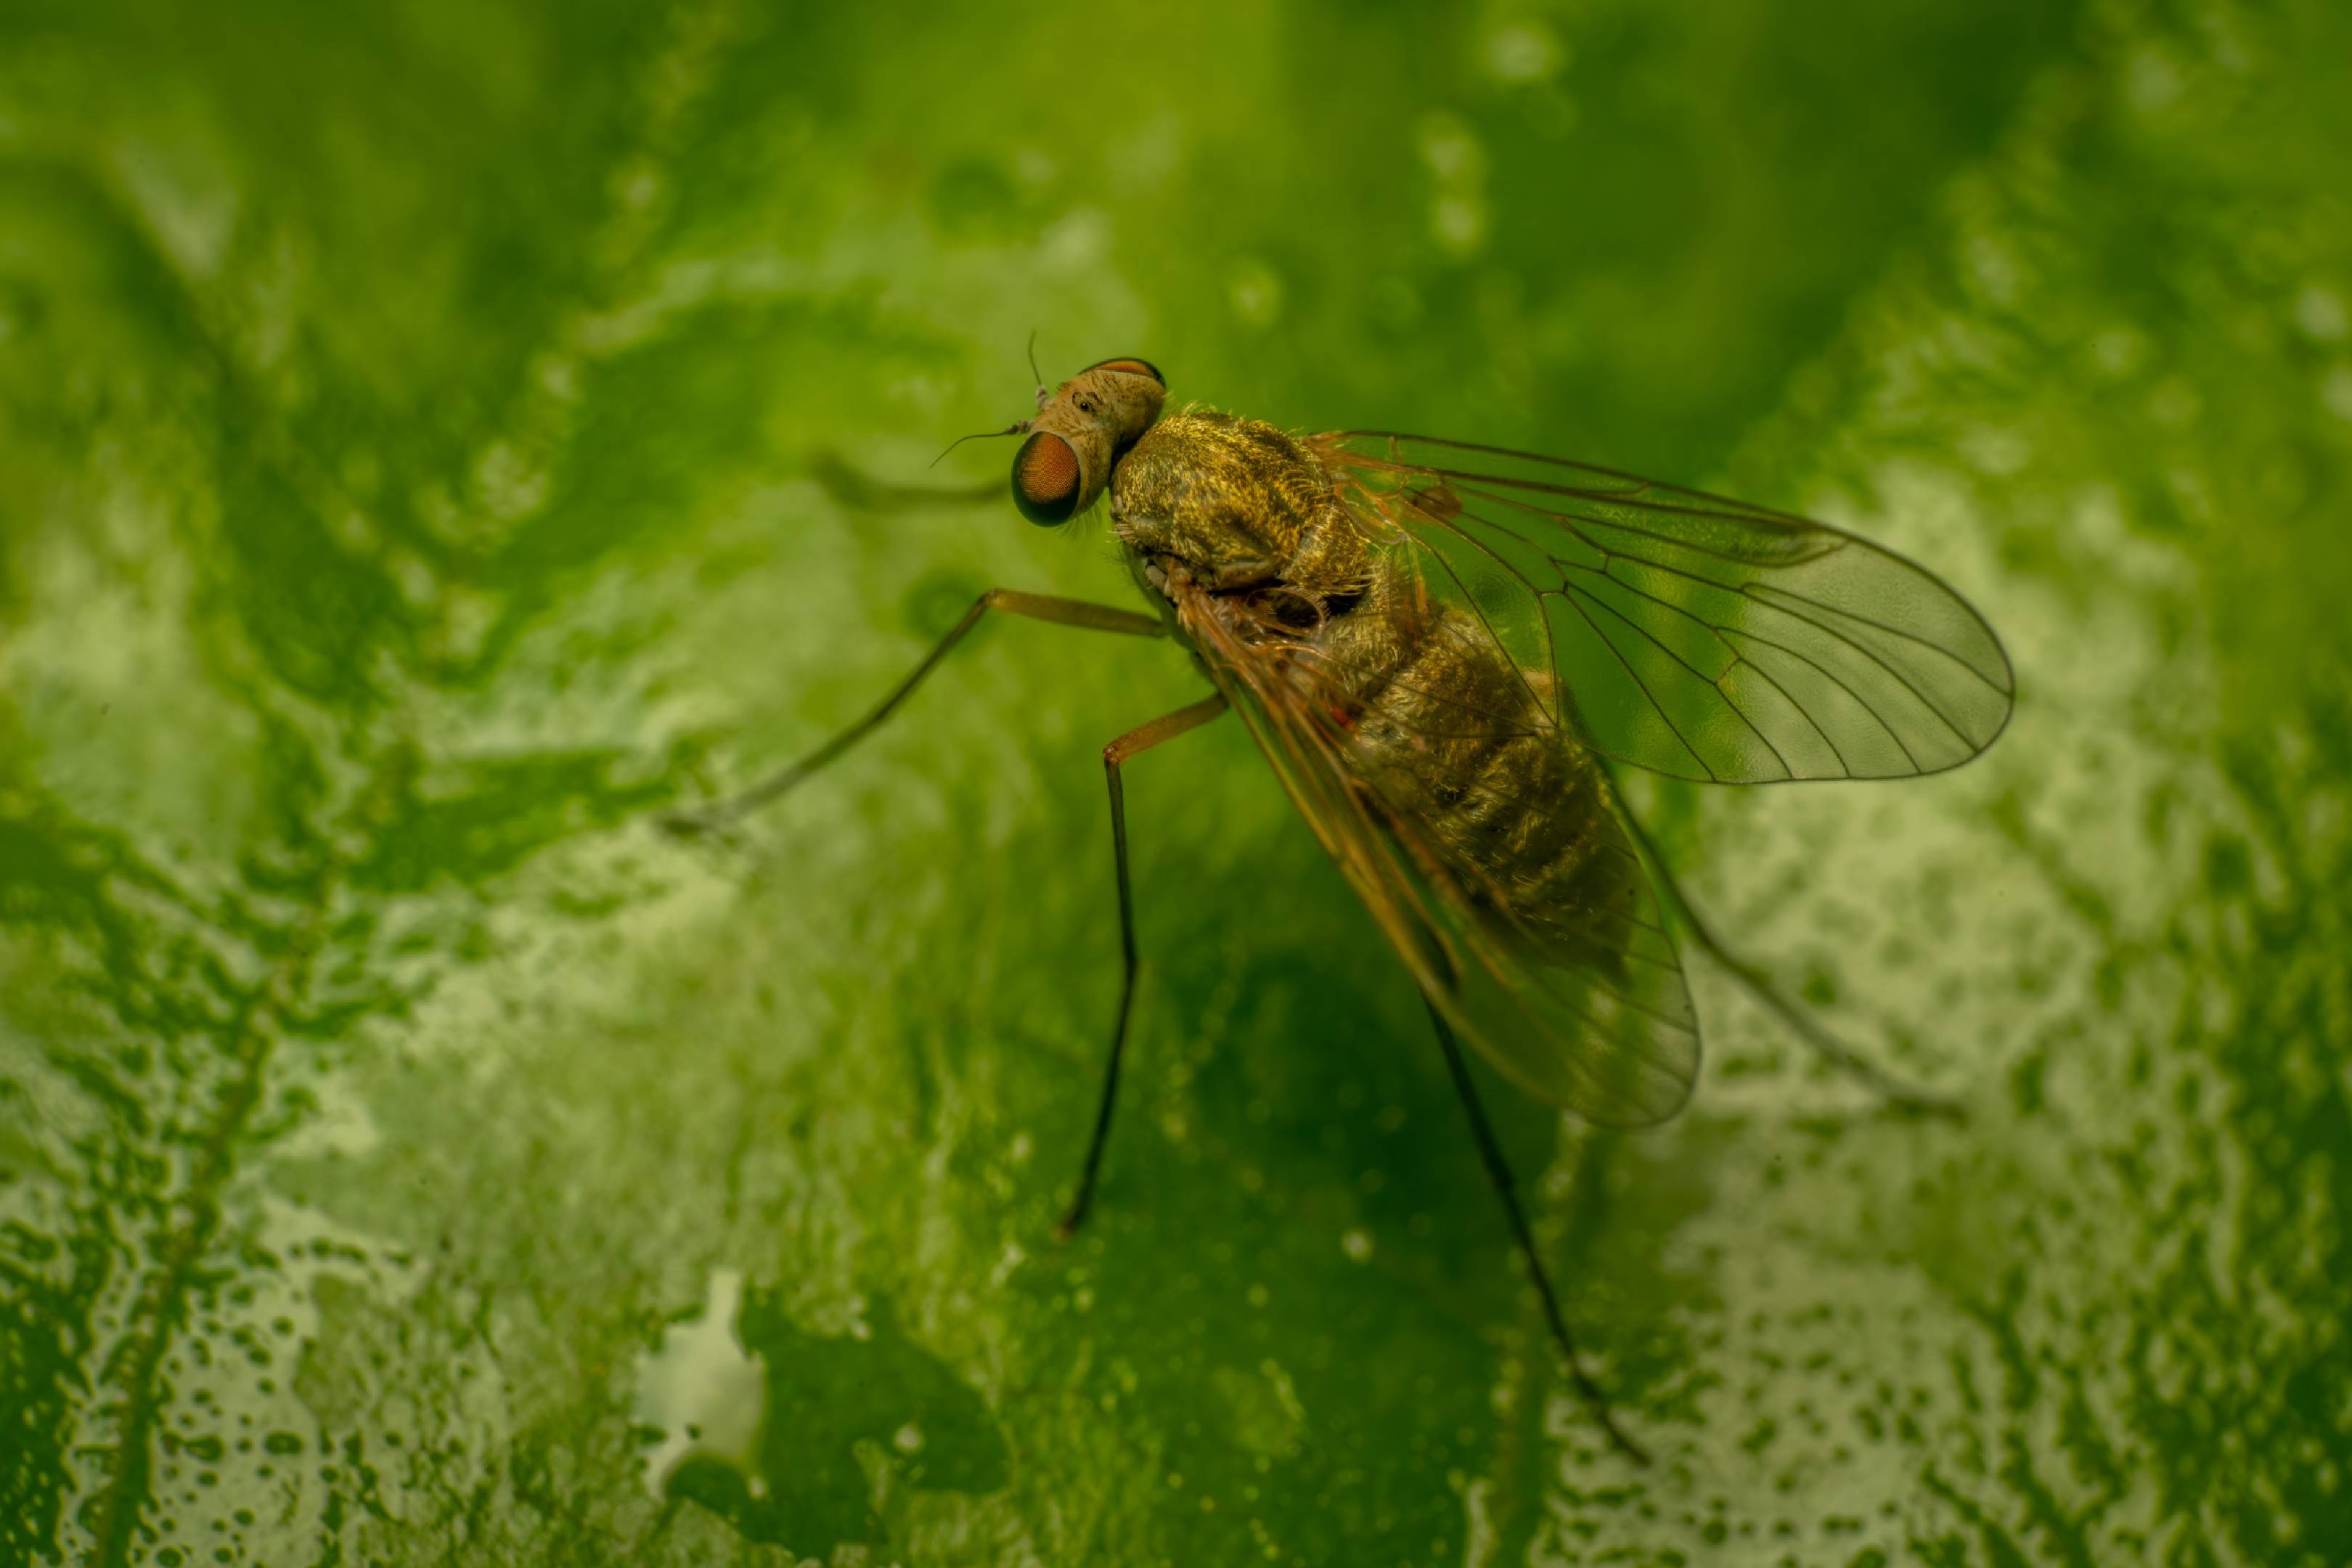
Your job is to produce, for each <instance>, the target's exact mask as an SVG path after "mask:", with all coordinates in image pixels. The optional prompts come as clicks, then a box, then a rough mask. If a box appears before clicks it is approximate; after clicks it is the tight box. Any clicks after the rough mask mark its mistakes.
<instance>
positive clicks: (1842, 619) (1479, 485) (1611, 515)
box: [1307, 431, 2016, 784]
mask: <svg viewBox="0 0 2352 1568" xmlns="http://www.w3.org/2000/svg"><path fill="white" fill-rule="evenodd" d="M1307 445H1308V447H1310V448H1312V449H1313V450H1314V451H1315V453H1316V454H1317V456H1318V458H1321V459H1322V461H1323V463H1324V464H1325V467H1326V468H1327V470H1328V472H1329V473H1330V475H1331V477H1332V479H1333V481H1334V483H1335V485H1336V486H1337V489H1338V491H1339V496H1340V498H1341V500H1344V501H1345V502H1346V503H1347V504H1348V505H1349V507H1350V508H1351V509H1352V510H1354V511H1355V513H1356V515H1357V517H1358V518H1359V520H1360V521H1362V522H1364V524H1365V525H1366V527H1367V529H1368V530H1369V531H1371V532H1372V533H1373V535H1374V536H1375V537H1376V538H1381V539H1384V540H1395V539H1398V538H1403V539H1409V540H1410V541H1412V543H1413V544H1415V545H1417V546H1418V547H1419V551H1420V552H1421V554H1422V556H1423V562H1422V575H1423V579H1424V581H1425V582H1426V583H1427V584H1428V585H1429V587H1430V589H1431V591H1432V592H1433V593H1436V594H1439V595H1445V596H1448V597H1451V598H1454V600H1456V602H1458V603H1461V604H1462V605H1465V606H1466V607H1468V608H1469V609H1470V610H1471V611H1472V612H1474V613H1475V615H1476V616H1477V617H1478V618H1479V619H1480V621H1482V622H1483V623H1484V625H1485V626H1486V630H1487V632H1488V633H1489V634H1491V635H1492V636H1493V637H1494V638H1495V640H1496V642H1497V643H1498V644H1500V645H1501V646H1502V647H1503V648H1504V649H1505V650H1506V651H1507V653H1508V654H1509V655H1510V657H1511V658H1512V659H1513V661H1514V662H1515V663H1516V664H1517V665H1518V666H1520V667H1521V668H1526V669H1530V670H1538V671H1549V672H1550V674H1551V675H1552V677H1553V678H1554V679H1553V680H1552V681H1551V682H1550V683H1549V689H1548V690H1538V689H1535V688H1534V686H1533V684H1532V683H1531V686H1530V692H1529V695H1530V696H1531V697H1533V698H1534V699H1535V700H1538V702H1539V703H1541V704H1542V705H1543V706H1544V709H1545V710H1546V711H1547V712H1549V714H1550V715H1551V717H1552V718H1553V719H1554V720H1555V721H1557V722H1559V723H1560V724H1561V725H1563V726H1564V727H1566V728H1568V729H1569V730H1570V731H1571V732H1573V733H1575V734H1578V735H1580V736H1581V737H1582V738H1583V739H1584V740H1585V741H1586V742H1589V743H1590V744H1591V746H1592V747H1593V749H1594V750H1596V751H1599V752H1602V753H1604V754H1605V755H1608V756H1611V757H1614V758H1617V759H1619V760H1621V761H1623V762H1627V763H1633V765H1635V766H1637V767H1643V768H1648V769H1651V770H1653V771H1654V772H1657V773H1668V774H1672V775H1673V776H1675V777H1676V778H1686V779H1696V780H1699V781H1701V782H1712V783H1717V784H1765V783H1770V782H1774V781H1779V780H1788V779H1824V778H1832V779H1834V778H1899V777H1906V776H1909V775H1913V774H1918V773H1938V772H1941V771H1942V770H1944V769H1946V768H1950V767H1957V766H1958V765H1959V764H1960V763H1964V762H1967V761H1968V760H1969V758H1970V757H1973V756H1975V755H1976V754H1977V753H1978V752H1981V751H1983V750H1984V749H1985V747H1986V746H1988V745H1990V744H1991V742H1992V740H1993V737H1994V736H1996V735H1998V734H1999V733H2000V731H2001V727H2002V726H2003V725H2004V724H2006V723H2007V722H2008V721H2009V714H2010V709H2011V702H2012V700H2013V698H2014V695H2015V691H2016V682H2015V679H2014V678H2013V676H2012V675H2011V670H2010V666H2009V658H2008V656H2007V655H2006V654H2004V653H2003V652H2002V651H2001V647H2000V641H1999V639H1997V638H1996V637H1994V636H1993V634H1992V630H1991V628H1990V626H1986V625H1985V622H1984V619H1983V617H1982V616H1979V615H1978V614H1977V613H1976V611H1975V610H1973V609H1971V608H1970V607H1969V605H1968V602H1967V601H1966V600H1964V599H1962V598H1961V597H1960V596H1959V595H1957V594H1955V593H1954V592H1952V590H1951V589H1949V588H1948V587H1946V586H1945V585H1944V584H1943V583H1942V582H1940V581H1939V580H1938V579H1937V577H1936V576H1935V575H1934V574H1932V573H1929V572H1927V570H1926V569H1924V568H1922V567H1920V566H1917V565H1915V564H1914V563H1911V562H1909V561H1906V560H1905V559H1903V557H1901V556H1899V555H1896V554H1895V553H1894V552H1891V551H1887V550H1884V549H1881V548H1880V547H1879V546H1877V545H1875V544H1873V543H1871V542H1869V541H1867V540H1864V539H1860V538H1857V537H1856V536H1854V535H1853V534H1850V533H1847V532H1844V531H1842V530H1839V529H1834V528H1830V527H1827V526H1825V525H1823V524H1822V523H1818V522H1809V521H1806V520H1804V519H1803V518H1800V517H1792V516H1790V515H1788V514H1787V513H1784V512H1777V511H1771V510H1767V509H1765V508H1762V507H1757V506H1749V505H1748V504H1747V503H1745V502H1743V501H1736V500H1727V499H1725V498H1723V497H1721V496H1713V495H1707V494H1705V493H1704V492H1701V491H1698V490H1689V489H1681V488H1679V487H1676V486H1673V485H1664V484H1659V483H1657V482H1655V481H1654V480H1649V479H1640V478H1637V477H1635V476H1633V475H1631V474H1621V473H1617V472H1615V471H1613V470H1612V469H1608V468H1593V467H1591V466H1588V465H1585V464H1581V463H1570V462H1565V461H1562V460H1559V459H1557V458H1540V457H1533V456H1529V455H1527V454H1524V453H1518V452H1509V451H1505V450H1502V449H1501V448H1498V447H1477V446H1471V445H1467V444H1465V443H1461V442H1454V441H1440V440H1434V439H1432V438H1430V437H1422V436H1404V435H1396V434H1391V433H1386V432H1377V431H1339V432H1334V433H1332V434H1329V435H1324V436H1317V437H1310V438H1309V439H1308V441H1307Z"/></svg>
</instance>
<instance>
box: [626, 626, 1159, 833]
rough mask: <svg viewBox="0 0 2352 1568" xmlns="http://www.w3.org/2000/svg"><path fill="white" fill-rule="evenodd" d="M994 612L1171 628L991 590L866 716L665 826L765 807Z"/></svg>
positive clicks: (720, 822)
mask: <svg viewBox="0 0 2352 1568" xmlns="http://www.w3.org/2000/svg"><path fill="white" fill-rule="evenodd" d="M991 610H1002V611H1003V612H1005V613H1006V614H1007V615H1014V616H1028V617H1029V618H1030V619H1032V620H1038V621H1053V622H1055V623H1057V624H1059V625H1061V626H1081V627H1084V628H1085V629H1087V630H1088V631H1097V632H1123V633H1125V634H1127V635H1129V636H1130V637H1158V636H1160V634H1161V633H1162V632H1163V631H1165V630H1166V629H1167V628H1166V627H1164V626H1162V625H1161V624H1160V622H1159V621H1158V620H1157V619H1156V618H1154V617H1153V616H1147V615H1143V614H1141V613H1139V612H1138V611H1134V610H1121V609H1116V608H1114V607H1112V606H1111V605H1095V604H1089V603H1087V601H1086V600H1084V599H1057V598H1055V597H1053V596H1052V595H1045V594H1024V593H1020V592H1018V591H1016V590H1014V589H1012V588H991V589H990V590H989V591H988V592H987V593H985V594H982V595H981V596H980V597H979V598H978V599H976V600H974V601H972V606H971V609H969V610H966V611H965V612H964V613H963V618H962V619H961V620H960V621H958V622H956V624H955V625H954V626H951V627H950V628H949V630H948V635H947V636H945V637H941V638H940V640H939V644H938V646H937V647H933V648H932V649H931V651H930V652H929V653H928V654H925V655H924V656H923V662H922V663H920V664H919V665H917V666H916V667H915V668H914V671H913V673H912V674H910V675H908V677H907V679H904V680H902V681H900V682H899V683H898V686H897V687H896V688H895V689H892V691H891V692H890V695H888V696H887V697H885V698H884V699H882V700H881V701H880V702H878V703H877V704H876V705H875V707H874V710H873V711H872V712H870V713H868V714H866V717H865V718H863V719H860V720H859V721H857V722H856V723H855V724H852V725H851V726H850V727H849V728H848V729H846V730H844V731H842V732H841V733H840V734H838V735H835V737H834V738H833V739H832V740H830V741H827V742H824V744H823V745H821V746H819V747H817V749H816V750H814V751H813V752H810V753H809V754H808V755H806V756H804V757H803V758H802V759H801V760H800V761H798V762H796V763H793V764H792V765H791V766H789V767H786V768H783V769H781V770H780V771H778V772H776V773H771V774H769V775H768V776H767V777H766V778H764V779H761V781H760V782H759V783H758V784H753V785H752V786H751V788H749V789H747V790H744V791H743V792H742V793H741V794H740V795H730V796H728V797H727V798H725V799H723V800H719V801H716V802H714V803H712V804H711V805H706V806H703V807H702V808H700V809H699V810H697V811H681V812H675V813H673V814H671V815H670V816H666V817H664V818H663V819H662V825H663V826H666V827H667V828H669V829H670V830H671V831H672V832H674V833H710V832H716V831H718V830H719V829H720V828H724V827H726V826H729V825H730V824H731V823H734V822H737V821H739V820H740V819H741V818H743V817H745V816H749V815H750V814H751V813H752V812H754V811H757V810H758V809H759V808H760V807H761V806H763V805H767V804H768V803H769V802H770V801H772V800H773V799H775V798H776V797H777V796H778V795H782V794H783V793H784V792H785V791H786V790H788V789H790V788H792V787H793V785H794V784H799V783H800V782H801V781H802V780H803V779H805V778H807V777H808V776H809V775H810V774H811V773H815V772H816V771H817V770H818V769H820V768H822V767H824V765H825V764H826V763H830V762H832V761H833V760H834V759H835V758H836V757H838V756H840V755H841V754H842V752H845V751H847V750H849V748H850V747H852V746H854V745H856V743H857V742H860V741H862V740H864V739H865V738H866V736H867V735H868V734H869V733H871V732H872V731H874V730H875V729H876V728H877V726H878V725H880V724H881V722H882V721H884V720H885V719H887V718H888V717H890V715H891V714H892V713H893V712H895V711H896V710H898V704H900V703H901V702H904V701H905V700H907V699H908V698H909V697H911V696H913V695H914V691H915V688H917V687H918V686H920V685H921V684H922V683H923V678H924V677H925V676H927V675H929V674H930V673H931V671H932V670H934V669H936V668H939V665H940V660H942V659H944V658H947V656H948V655H949V654H950V653H951V652H953V651H954V649H955V646H956V644H958V643H960V642H961V641H963V639H964V637H965V636H966V635H967V634H968V633H970V632H971V628H972V627H974V626H978V625H979V624H980V618H981V616H984V615H986V614H987V613H988V612H989V611H991Z"/></svg>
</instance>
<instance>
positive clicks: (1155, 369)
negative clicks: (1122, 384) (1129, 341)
mask: <svg viewBox="0 0 2352 1568" xmlns="http://www.w3.org/2000/svg"><path fill="white" fill-rule="evenodd" d="M1087 370H1115V371H1117V372H1118V373H1119V374H1121V375H1148V376H1150V378H1151V379H1152V380H1154V381H1156V382H1158V383H1159V384H1160V385H1161V386H1163V387H1165V386H1166V385H1167V384H1168V378H1167V377H1166V376H1164V375H1162V374H1160V367H1159V366H1157V365H1155V364H1153V363H1151V362H1150V360H1148V359H1107V360H1104V361H1103V362H1102V363H1099V364H1090V365H1088V366H1087Z"/></svg>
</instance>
